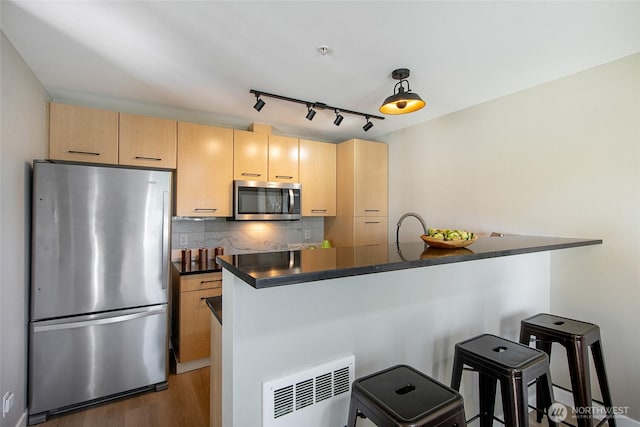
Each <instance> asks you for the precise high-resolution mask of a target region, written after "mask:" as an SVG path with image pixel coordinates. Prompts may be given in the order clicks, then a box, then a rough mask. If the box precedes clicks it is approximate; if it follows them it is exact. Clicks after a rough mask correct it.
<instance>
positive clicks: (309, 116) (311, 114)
mask: <svg viewBox="0 0 640 427" xmlns="http://www.w3.org/2000/svg"><path fill="white" fill-rule="evenodd" d="M315 116H316V110H314V109H313V108H312V107H311V104H307V120H309V121H311V120H313V118H314V117H315Z"/></svg>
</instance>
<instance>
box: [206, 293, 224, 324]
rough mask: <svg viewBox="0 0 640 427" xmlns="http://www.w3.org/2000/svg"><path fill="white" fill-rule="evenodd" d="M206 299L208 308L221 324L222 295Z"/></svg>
mask: <svg viewBox="0 0 640 427" xmlns="http://www.w3.org/2000/svg"><path fill="white" fill-rule="evenodd" d="M206 301H207V306H209V310H211V314H213V315H214V316H215V317H216V319H218V322H220V324H221V325H222V296H219V297H210V298H207V299H206Z"/></svg>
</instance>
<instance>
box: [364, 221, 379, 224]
mask: <svg viewBox="0 0 640 427" xmlns="http://www.w3.org/2000/svg"><path fill="white" fill-rule="evenodd" d="M364 223H365V224H380V221H365V222H364Z"/></svg>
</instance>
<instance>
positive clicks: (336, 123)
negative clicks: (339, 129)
mask: <svg viewBox="0 0 640 427" xmlns="http://www.w3.org/2000/svg"><path fill="white" fill-rule="evenodd" d="M342 120H344V116H343V115H342V114H340V113H339V112H338V110H336V119H335V120H334V121H333V124H334V125H336V126H340V123H342Z"/></svg>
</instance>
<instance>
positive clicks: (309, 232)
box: [304, 230, 311, 240]
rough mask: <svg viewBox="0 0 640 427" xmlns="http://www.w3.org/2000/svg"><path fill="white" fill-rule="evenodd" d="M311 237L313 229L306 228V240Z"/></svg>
mask: <svg viewBox="0 0 640 427" xmlns="http://www.w3.org/2000/svg"><path fill="white" fill-rule="evenodd" d="M309 239H311V230H304V240H309Z"/></svg>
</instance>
